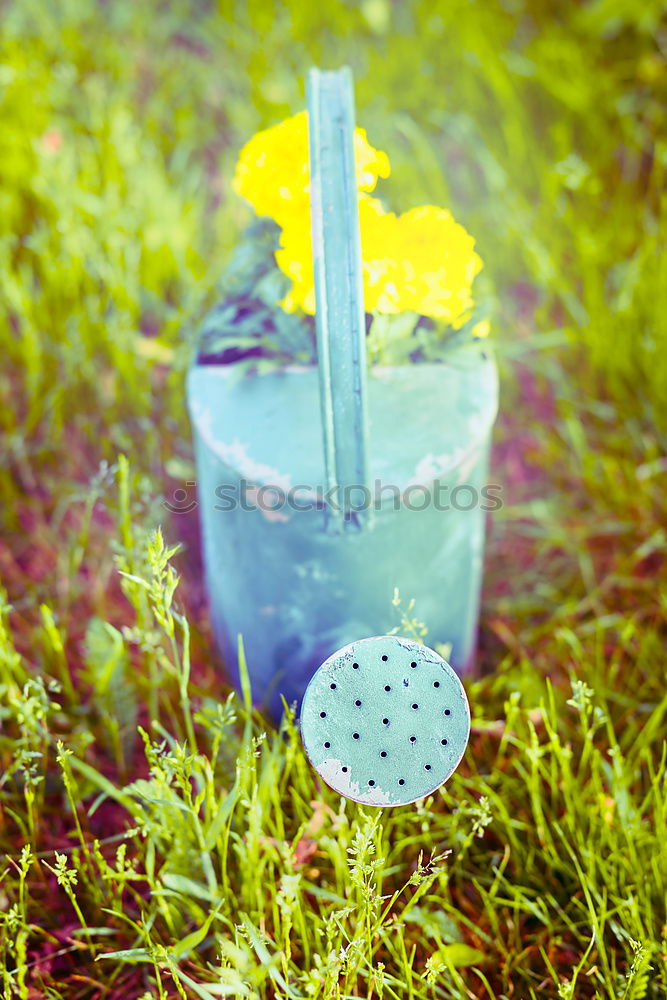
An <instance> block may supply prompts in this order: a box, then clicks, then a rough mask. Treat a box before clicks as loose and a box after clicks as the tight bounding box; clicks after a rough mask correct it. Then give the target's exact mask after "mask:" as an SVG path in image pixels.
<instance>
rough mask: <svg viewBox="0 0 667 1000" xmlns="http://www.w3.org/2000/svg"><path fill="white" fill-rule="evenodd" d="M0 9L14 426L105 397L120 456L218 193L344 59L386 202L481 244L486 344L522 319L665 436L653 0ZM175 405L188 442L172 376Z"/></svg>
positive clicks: (190, 317) (191, 312)
mask: <svg viewBox="0 0 667 1000" xmlns="http://www.w3.org/2000/svg"><path fill="white" fill-rule="evenodd" d="M2 10H3V17H2V70H1V73H2V75H1V77H0V81H1V85H2V90H1V95H2V96H1V97H0V101H1V104H0V114H1V115H2V121H3V147H4V148H3V155H2V158H1V160H0V185H1V190H2V193H1V195H0V198H1V201H0V227H1V229H0V236H1V242H0V247H1V249H0V253H1V254H2V257H1V258H0V273H1V276H2V277H1V280H2V288H1V292H2V301H3V309H2V334H1V335H2V343H3V351H4V353H5V365H4V371H3V375H2V378H3V384H4V385H5V387H7V383H8V380H12V378H13V379H15V380H16V381H18V382H19V383H20V386H19V387H18V398H16V394H15V393H13V394H12V398H13V399H14V401H15V403H18V404H19V412H20V417H21V420H20V423H21V427H22V428H23V429H29V430H33V429H34V430H37V428H39V432H40V438H41V439H42V440H45V441H46V440H53V439H54V438H57V437H59V436H60V435H61V434H62V433H63V431H64V423H65V419H66V420H67V424H68V426H71V424H72V422H73V421H77V420H78V419H83V421H84V423H85V422H86V420H87V418H88V416H89V414H90V410H91V408H92V405H93V401H96V402H97V401H99V402H101V403H102V407H103V409H104V412H105V414H106V419H105V421H104V423H105V425H106V426H107V427H108V433H107V434H106V435H105V437H106V438H107V439H108V443H109V446H110V447H109V452H111V451H112V450H113V449H114V448H118V447H125V446H126V444H127V439H126V437H125V435H124V432H123V426H122V425H123V422H124V420H126V418H127V416H128V410H131V411H132V412H133V413H134V414H135V415H136V416H137V417H140V416H145V415H147V414H148V413H149V411H150V399H151V394H152V390H151V383H150V378H149V375H148V373H149V372H150V370H151V369H152V367H153V363H154V361H155V360H156V359H159V358H160V357H161V355H160V352H159V348H158V347H157V346H156V345H147V344H146V342H145V341H144V340H142V339H140V338H141V336H142V335H143V336H144V337H154V336H157V337H159V343H160V344H166V345H169V346H174V347H178V348H180V346H181V345H182V344H183V342H184V339H185V338H184V332H185V331H186V330H187V329H188V327H189V326H190V325H191V324H192V323H193V322H194V321H196V319H197V318H198V317H199V316H200V315H201V312H202V308H203V305H204V304H205V303H206V302H207V301H208V300H210V299H211V297H212V295H213V288H214V283H215V281H216V279H217V278H218V276H219V274H220V271H221V269H222V267H223V265H224V262H225V259H226V255H227V253H228V251H229V249H230V247H231V246H232V245H233V244H234V241H235V238H236V236H237V233H238V231H239V227H240V226H241V224H242V223H243V222H244V221H245V220H246V219H247V217H248V216H247V213H246V210H245V208H244V207H243V206H242V205H241V204H239V203H238V201H237V199H235V198H234V197H229V194H230V191H229V185H230V179H231V174H232V170H233V165H234V162H235V157H236V155H237V152H238V150H239V148H240V146H241V145H242V144H243V142H244V141H245V140H247V138H248V137H249V136H250V135H251V134H252V133H253V132H254V131H255V130H257V129H258V128H260V127H264V126H267V125H268V124H271V123H273V122H275V121H277V120H280V119H281V118H282V117H284V116H285V115H287V114H289V113H292V112H295V111H297V110H299V109H301V108H302V107H303V106H304V78H305V73H306V70H307V67H308V66H309V65H311V64H318V65H321V66H324V67H327V66H328V67H334V66H337V65H339V64H341V63H343V62H348V63H349V64H350V65H351V66H352V68H353V70H354V74H355V79H356V94H357V104H358V120H359V123H360V124H361V125H362V126H364V127H365V128H366V129H367V131H368V133H369V136H370V139H371V141H372V142H374V143H375V144H376V145H378V146H380V147H381V148H384V149H387V150H389V151H390V153H391V160H392V164H393V175H392V177H391V178H390V179H389V181H388V182H387V183H386V184H385V185H384V186H383V193H384V194H385V196H386V197H387V199H388V200H389V201H390V202H391V204H392V207H394V208H396V209H404V208H407V207H409V206H411V205H413V204H415V203H429V202H430V203H435V204H441V205H445V206H448V207H451V208H452V209H453V211H454V214H455V215H456V216H457V217H459V218H460V219H461V221H462V222H463V223H464V224H465V225H466V226H467V228H468V229H469V230H470V231H471V232H472V233H473V234H474V235H475V236H476V238H477V240H478V248H479V251H480V253H481V255H482V257H483V259H484V261H485V263H486V271H485V279H486V281H487V282H488V283H489V284H490V285H491V287H493V288H495V289H496V290H497V293H498V298H499V308H498V311H497V314H496V322H495V330H496V335H497V336H498V337H499V338H500V339H501V340H503V341H506V342H507V344H508V346H509V347H510V349H511V350H512V351H517V350H518V349H520V348H518V347H517V343H518V341H517V326H518V325H519V317H518V316H517V310H519V311H520V316H521V318H524V319H525V317H526V313H528V316H529V320H530V324H529V325H530V333H531V335H533V334H534V335H537V336H540V337H542V338H543V341H542V342H543V344H544V346H547V345H548V344H551V343H561V341H567V343H568V344H570V345H571V348H572V352H573V355H574V354H575V353H576V355H577V364H580V363H585V364H586V365H587V370H588V371H590V373H591V376H592V378H593V379H594V381H591V382H589V383H588V389H589V393H590V395H591V396H592V397H594V398H602V396H603V395H604V394H605V393H609V392H612V393H613V394H614V396H615V398H621V397H622V398H624V399H625V400H626V401H627V403H628V406H629V408H630V409H631V410H633V411H635V412H636V411H638V410H639V409H640V408H641V409H642V411H644V412H646V413H647V414H648V416H649V418H650V419H652V420H659V421H660V422H662V423H663V424H664V415H665V414H664V407H663V406H662V405H661V403H662V400H663V399H664V398H665V394H666V392H667V360H666V352H665V349H664V345H665V310H664V309H663V308H661V303H662V301H663V299H664V296H665V288H666V287H667V281H665V277H666V275H665V263H664V255H663V254H661V253H660V250H661V247H662V246H663V245H664V240H665V224H664V216H665V212H664V206H665V197H666V195H665V167H666V163H667V145H666V140H665V135H664V130H662V131H661V129H660V123H661V120H662V116H663V114H664V106H665V97H666V96H667V69H666V67H665V51H664V50H665V46H666V45H667V35H666V32H667V27H666V26H665V21H664V16H662V15H663V11H664V8H663V5H662V4H661V3H659V2H647V3H644V4H641V5H638V4H635V3H634V2H631V0H593V2H588V3H572V4H558V3H545V2H542V0H532V2H521V0H506V2H504V3H501V2H488V3H487V2H485V3H475V2H472V0H452V2H448V3H433V2H421V3H420V2H418V0H412V2H409V3H408V2H404V3H391V2H389V0H364V2H362V3H339V2H331V0H323V2H321V3H318V4H315V5H304V4H302V3H300V2H287V3H275V4H274V3H269V2H266V0H262V2H256V0H255V2H240V3H231V2H223V3H219V4H218V5H217V6H216V5H215V4H208V3H184V2H179V0H174V2H170V3H162V4H157V5H156V4H148V3H139V4H136V3H129V2H124V0H113V2H107V3H93V2H86V0H61V2H59V3H58V4H53V5H46V6H45V5H42V4H38V3H33V2H31V0H13V2H5V3H3V8H2ZM482 285H483V283H482ZM147 355H148V356H147ZM163 357H164V356H163ZM179 359H180V362H181V365H182V364H185V352H183V351H182V350H179ZM17 372H18V373H20V375H19V376H18V378H17ZM14 389H17V386H16V385H15V386H14ZM167 392H168V402H169V405H168V406H167V407H166V409H167V410H168V412H169V413H170V415H171V418H172V419H173V420H175V421H176V422H177V423H178V425H179V426H180V427H183V426H184V423H183V421H184V416H183V412H182V411H183V406H182V389H181V383H180V381H179V380H178V379H176V380H172V381H170V383H169V388H168V389H167ZM163 403H164V396H163ZM11 411H12V412H13V411H14V406H12V408H11ZM13 419H14V418H13V416H12V415H10V414H9V413H8V412H5V415H4V417H3V422H4V425H5V427H6V428H7V429H10V428H11V425H12V421H13ZM117 419H119V420H120V423H121V426H119V427H117V426H116V420H117Z"/></svg>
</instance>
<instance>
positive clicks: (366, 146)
mask: <svg viewBox="0 0 667 1000" xmlns="http://www.w3.org/2000/svg"><path fill="white" fill-rule="evenodd" d="M354 154H355V164H356V180H357V190H358V203H359V226H360V233H361V250H362V275H363V284H364V306H365V309H366V312H369V313H380V314H388V315H391V314H397V313H406V312H413V313H416V314H418V315H421V316H429V317H432V318H433V319H437V320H440V321H441V322H444V323H447V324H450V325H451V326H452V327H453V328H454V329H459V328H460V327H461V326H463V324H464V323H465V322H466V321H467V320H468V319H469V318H470V316H471V310H472V307H473V304H474V302H473V296H472V284H473V281H474V279H475V277H476V275H477V274H478V273H479V272H480V270H481V269H482V261H481V259H480V257H479V255H478V254H477V253H476V252H475V249H474V246H475V241H474V239H473V237H472V236H470V234H469V233H468V232H467V231H466V230H465V229H464V227H463V226H462V225H460V224H459V223H458V222H456V221H455V219H454V218H453V216H452V214H451V212H448V211H447V210H445V209H443V208H437V207H435V206H433V205H422V206H419V207H416V208H412V209H410V210H409V211H407V212H404V213H402V214H400V215H397V214H395V213H394V212H387V211H385V208H384V206H383V205H382V202H381V201H380V200H379V199H377V198H374V197H372V196H371V195H370V193H369V192H371V191H373V190H374V189H375V186H376V183H377V181H378V178H381V177H388V176H389V172H390V167H389V159H388V157H387V155H386V153H383V152H382V151H381V150H378V149H375V148H374V147H373V146H371V145H370V143H369V142H368V139H367V138H366V133H365V131H364V130H363V129H360V128H357V129H356V130H355V134H354ZM233 186H234V190H235V191H236V192H237V193H238V194H240V195H241V196H242V197H244V198H245V199H246V200H247V201H249V202H250V204H251V205H252V206H253V208H254V209H255V211H256V212H257V214H258V215H263V216H269V217H270V218H272V219H273V220H274V221H275V222H277V223H278V225H279V226H280V227H281V230H282V233H281V239H280V248H279V249H278V251H277V252H276V263H277V264H278V267H279V268H280V269H281V271H283V273H284V274H286V275H287V276H288V277H289V278H290V279H291V281H292V287H291V289H290V291H289V292H288V294H287V295H286V297H285V298H284V299H283V300H282V302H281V305H282V306H283V308H284V309H285V310H287V311H288V312H295V311H297V310H298V309H303V311H304V312H306V313H309V314H310V315H314V313H315V288H314V278H313V257H312V244H311V233H310V178H309V166H308V117H307V112H305V111H302V112H300V113H299V114H297V115H294V116H293V117H292V118H288V119H286V120H285V121H283V122H281V123H280V124H278V125H275V126H273V127H272V128H269V129H265V130H264V131H262V132H258V133H257V134H256V135H255V136H253V138H252V139H251V140H250V141H249V142H248V143H247V144H246V145H245V146H244V147H243V149H242V150H241V154H240V156H239V160H238V164H237V167H236V173H235V176H234V182H233ZM488 329H489V327H488V323H486V322H480V323H478V324H476V326H475V327H474V329H473V332H474V334H475V335H476V336H478V337H480V336H485V335H486V334H487V333H488Z"/></svg>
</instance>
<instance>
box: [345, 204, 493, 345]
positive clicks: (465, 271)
mask: <svg viewBox="0 0 667 1000" xmlns="http://www.w3.org/2000/svg"><path fill="white" fill-rule="evenodd" d="M393 236H394V241H393V243H392V244H390V245H387V246H386V250H385V252H386V254H387V256H389V257H391V258H393V259H394V260H395V262H396V265H397V266H396V271H395V277H394V285H395V289H394V299H393V305H394V306H396V307H397V308H396V309H391V310H390V309H387V310H380V311H387V312H394V311H400V312H404V311H411V312H416V313H419V314H421V315H422V316H432V317H433V318H434V319H440V320H443V321H445V322H446V323H451V324H452V326H454V327H455V328H458V327H460V326H462V325H463V323H464V322H465V321H466V320H467V319H468V318H469V317H470V311H471V309H472V306H473V304H474V302H473V297H472V283H473V281H474V279H475V277H476V275H477V274H479V272H480V271H481V269H482V261H481V259H480V257H479V256H478V255H477V254H476V253H475V250H474V246H475V241H474V239H473V238H472V236H470V234H469V233H468V232H466V230H465V229H464V228H463V226H461V225H459V223H458V222H456V221H455V220H454V218H453V216H452V214H451V212H448V211H446V210H445V209H444V208H436V207H435V206H433V205H422V206H421V207H419V208H411V209H410V210H409V211H408V212H404V213H403V214H402V215H399V216H397V217H396V223H395V225H394V227H393ZM362 245H363V235H362Z"/></svg>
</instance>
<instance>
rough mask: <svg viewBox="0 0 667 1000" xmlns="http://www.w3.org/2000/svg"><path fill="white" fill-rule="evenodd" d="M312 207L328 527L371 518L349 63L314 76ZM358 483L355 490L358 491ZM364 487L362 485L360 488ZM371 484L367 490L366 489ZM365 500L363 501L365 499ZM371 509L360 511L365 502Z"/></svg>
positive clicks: (363, 522)
mask: <svg viewBox="0 0 667 1000" xmlns="http://www.w3.org/2000/svg"><path fill="white" fill-rule="evenodd" d="M308 126H309V145H310V211H311V228H312V240H313V264H314V273H315V300H316V321H317V355H318V364H319V381H320V400H321V411H322V427H323V432H324V466H325V474H326V480H327V483H326V487H327V497H331V498H335V502H334V503H331V502H327V505H326V508H325V518H326V528H327V530H328V531H330V532H334V533H338V532H341V531H343V530H350V529H356V530H358V529H360V528H362V527H364V526H368V525H369V524H370V522H371V516H372V507H371V506H370V505H369V503H368V500H369V498H370V489H369V487H368V428H367V415H366V344H365V340H366V319H365V314H364V302H363V284H362V278H361V246H360V238H359V209H358V204H357V184H356V174H355V163H354V95H353V87H352V73H351V72H350V70H349V68H348V67H343V68H342V69H339V70H335V71H329V72H323V71H322V70H319V69H311V70H310V73H309V76H308ZM353 487H356V489H353ZM359 488H361V489H359ZM364 488H365V489H364ZM362 501H363V502H362ZM362 506H363V507H364V508H365V509H363V510H361V509H359V508H360V507H362Z"/></svg>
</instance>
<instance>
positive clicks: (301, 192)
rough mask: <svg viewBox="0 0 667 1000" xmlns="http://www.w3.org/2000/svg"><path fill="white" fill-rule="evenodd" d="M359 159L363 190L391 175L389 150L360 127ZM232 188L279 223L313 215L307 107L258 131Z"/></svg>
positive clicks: (356, 155) (356, 138) (357, 135)
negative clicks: (377, 145)
mask: <svg viewBox="0 0 667 1000" xmlns="http://www.w3.org/2000/svg"><path fill="white" fill-rule="evenodd" d="M354 158H355V164H356V170H357V187H358V189H359V190H360V191H372V190H373V188H374V187H375V185H376V183H377V179H378V177H388V176H389V160H388V158H387V155H386V153H383V152H382V151H381V150H379V149H375V148H374V147H373V146H371V145H370V143H369V142H368V139H367V138H366V132H365V131H364V129H361V128H358V129H355V133H354ZM232 187H233V189H234V191H236V193H237V194H240V195H241V196H242V197H243V198H245V199H246V201H249V202H250V204H251V205H252V206H253V208H254V209H255V211H256V212H257V214H258V215H268V216H270V217H271V218H272V219H275V221H276V222H277V223H278V224H279V225H280V226H283V227H286V226H288V225H290V223H297V222H301V221H302V218H303V216H304V214H306V215H307V217H308V218H309V217H310V203H309V196H310V174H309V165H308V112H307V111H301V112H299V114H297V115H293V116H292V117H291V118H287V119H286V120H285V121H283V122H280V124H278V125H274V126H272V127H271V128H268V129H264V130H263V131H262V132H257V134H256V135H254V136H253V137H252V139H251V140H250V142H248V143H246V145H245V146H244V147H243V149H242V150H241V153H240V155H239V160H238V163H237V165H236V172H235V174H234V180H233V181H232Z"/></svg>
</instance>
